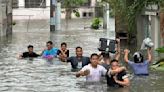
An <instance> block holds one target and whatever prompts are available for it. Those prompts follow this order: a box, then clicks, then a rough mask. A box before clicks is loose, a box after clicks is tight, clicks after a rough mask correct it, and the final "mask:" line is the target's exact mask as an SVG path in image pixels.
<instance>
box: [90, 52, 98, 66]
mask: <svg viewBox="0 0 164 92" xmlns="http://www.w3.org/2000/svg"><path fill="white" fill-rule="evenodd" d="M90 61H91V65H92V66H94V67H96V66H97V65H98V64H99V55H98V54H97V53H93V54H91V56H90Z"/></svg>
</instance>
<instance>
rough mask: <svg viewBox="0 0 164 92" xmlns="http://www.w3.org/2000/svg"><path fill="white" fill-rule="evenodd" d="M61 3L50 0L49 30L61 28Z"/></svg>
mask: <svg viewBox="0 0 164 92" xmlns="http://www.w3.org/2000/svg"><path fill="white" fill-rule="evenodd" d="M60 21H61V3H60V2H58V1H57V0H51V1H50V31H56V30H61V27H60V26H61V22H60Z"/></svg>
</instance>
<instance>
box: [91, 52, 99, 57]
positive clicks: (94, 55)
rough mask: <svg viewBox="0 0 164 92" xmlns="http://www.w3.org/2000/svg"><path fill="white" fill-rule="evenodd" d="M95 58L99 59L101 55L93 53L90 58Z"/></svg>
mask: <svg viewBox="0 0 164 92" xmlns="http://www.w3.org/2000/svg"><path fill="white" fill-rule="evenodd" d="M94 56H97V57H98V58H99V55H98V54H97V53H93V54H91V56H90V58H92V57H94Z"/></svg>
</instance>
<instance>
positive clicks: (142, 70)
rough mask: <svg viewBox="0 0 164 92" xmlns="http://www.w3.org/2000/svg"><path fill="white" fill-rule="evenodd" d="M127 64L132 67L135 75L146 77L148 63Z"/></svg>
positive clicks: (130, 62) (129, 62)
mask: <svg viewBox="0 0 164 92" xmlns="http://www.w3.org/2000/svg"><path fill="white" fill-rule="evenodd" d="M128 64H129V65H130V66H131V67H132V69H133V71H134V74H135V75H148V74H149V72H148V66H149V62H148V61H147V60H145V61H144V62H143V63H134V62H132V61H128Z"/></svg>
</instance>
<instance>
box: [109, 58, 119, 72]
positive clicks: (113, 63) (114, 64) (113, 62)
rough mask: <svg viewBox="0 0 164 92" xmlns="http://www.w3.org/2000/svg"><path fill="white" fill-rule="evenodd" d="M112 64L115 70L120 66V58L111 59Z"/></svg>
mask: <svg viewBox="0 0 164 92" xmlns="http://www.w3.org/2000/svg"><path fill="white" fill-rule="evenodd" d="M110 65H111V68H112V69H113V70H115V69H117V68H119V63H118V60H116V59H113V60H112V61H110Z"/></svg>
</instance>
